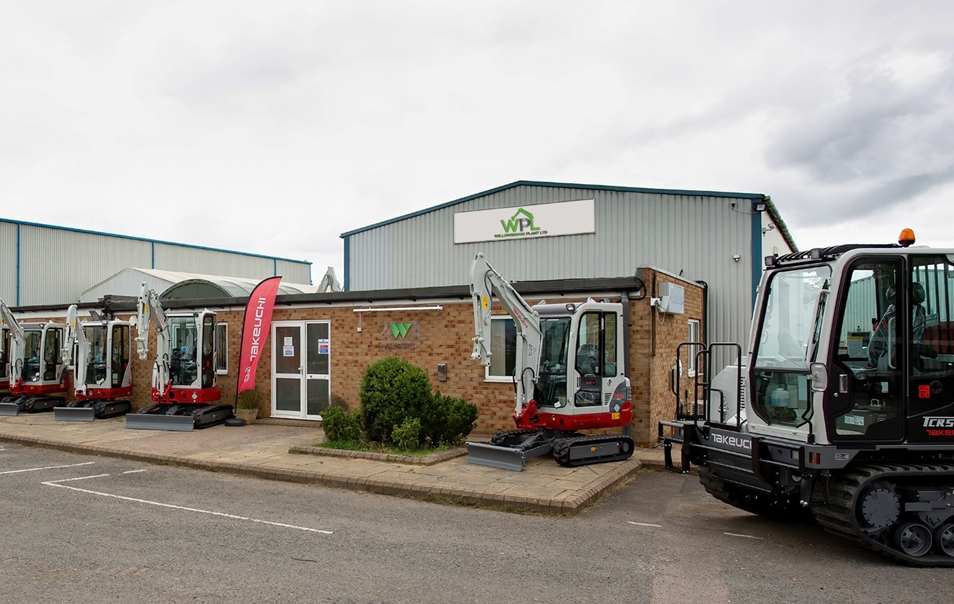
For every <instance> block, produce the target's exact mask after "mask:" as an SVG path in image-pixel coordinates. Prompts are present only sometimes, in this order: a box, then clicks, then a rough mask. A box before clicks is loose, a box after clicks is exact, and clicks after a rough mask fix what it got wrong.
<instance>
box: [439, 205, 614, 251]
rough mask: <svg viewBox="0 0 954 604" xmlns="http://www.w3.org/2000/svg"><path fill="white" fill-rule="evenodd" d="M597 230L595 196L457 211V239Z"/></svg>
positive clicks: (492, 239)
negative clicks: (473, 210)
mask: <svg viewBox="0 0 954 604" xmlns="http://www.w3.org/2000/svg"><path fill="white" fill-rule="evenodd" d="M595 232H596V206H595V202H594V200H592V199H581V200H579V201H561V202H557V203H543V204H536V205H528V206H517V207H509V208H498V209H494V210H480V211H477V212H458V213H457V214H454V243H472V242H476V241H507V240H515V239H526V238H528V237H555V236H558V235H580V234H587V233H595Z"/></svg>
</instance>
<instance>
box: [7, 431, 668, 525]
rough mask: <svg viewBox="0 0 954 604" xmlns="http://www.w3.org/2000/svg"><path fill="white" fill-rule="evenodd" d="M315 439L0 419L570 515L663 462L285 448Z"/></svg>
mask: <svg viewBox="0 0 954 604" xmlns="http://www.w3.org/2000/svg"><path fill="white" fill-rule="evenodd" d="M323 440H324V434H323V432H322V431H321V430H320V428H317V427H306V426H301V425H286V424H274V423H269V424H252V425H248V426H243V427H226V426H214V427H212V428H206V429H204V430H195V431H192V432H166V431H158V430H127V429H126V426H125V421H124V419H123V418H113V419H107V420H96V421H94V422H88V423H85V422H84V423H78V422H57V421H55V420H54V419H53V414H52V413H40V414H24V415H18V416H15V417H2V418H0V441H4V442H12V443H19V444H23V445H28V446H42V447H49V448H55V449H60V450H65V451H70V452H78V453H88V454H96V455H105V456H111V457H121V458H127V459H134V460H139V461H144V462H153V463H171V464H177V465H182V466H188V467H192V468H200V469H206V470H213V471H220V472H229V473H233V474H240V475H247V476H256V477H260V478H266V479H271V480H285V481H292V482H303V483H312V484H318V485H324V486H330V487H336V488H344V489H352V490H359V491H369V492H373V493H380V494H386V495H394V496H403V497H411V498H416V499H423V500H429V501H439V502H447V503H460V504H466V505H478V506H486V507H493V508H497V509H502V510H507V511H514V512H533V513H544V514H559V515H572V514H576V513H578V512H579V511H581V510H582V509H584V508H586V507H587V506H589V505H592V504H593V503H594V502H595V501H597V500H598V499H599V498H600V497H601V496H602V495H604V494H605V493H606V492H608V491H610V490H612V489H613V488H615V487H617V486H618V485H621V484H623V483H625V482H627V481H628V480H629V479H630V478H631V477H632V476H633V475H634V474H635V473H636V472H637V471H639V469H640V468H641V467H643V466H653V467H661V466H662V465H663V452H662V449H645V450H639V449H638V450H637V452H636V454H635V455H634V456H633V458H631V459H629V460H627V461H624V462H616V463H605V464H596V465H592V466H584V467H582V468H564V467H561V466H559V465H557V464H556V462H554V461H553V459H551V458H549V457H541V458H537V459H533V460H531V461H530V462H529V463H528V464H527V466H526V467H525V469H524V471H523V472H511V471H508V470H501V469H498V468H489V467H486V466H479V465H475V464H469V463H467V461H466V457H457V458H453V459H449V460H446V461H441V462H439V463H437V464H435V465H430V466H421V465H412V464H407V463H395V462H388V461H380V460H372V459H361V458H353V457H326V456H317V455H305V454H295V453H291V452H290V451H291V450H292V449H296V448H299V449H300V448H310V447H311V446H312V445H314V444H315V443H317V442H321V441H323Z"/></svg>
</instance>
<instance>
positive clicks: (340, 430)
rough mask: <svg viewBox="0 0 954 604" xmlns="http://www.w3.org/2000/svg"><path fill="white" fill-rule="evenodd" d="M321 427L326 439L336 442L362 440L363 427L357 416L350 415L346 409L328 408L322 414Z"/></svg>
mask: <svg viewBox="0 0 954 604" xmlns="http://www.w3.org/2000/svg"><path fill="white" fill-rule="evenodd" d="M321 427H322V428H324V430H325V437H326V438H327V439H328V440H334V441H352V442H358V441H360V440H361V425H360V424H359V423H358V417H357V414H354V413H349V412H348V410H347V409H345V408H344V407H339V406H335V407H328V408H327V409H325V410H324V411H323V412H322V413H321Z"/></svg>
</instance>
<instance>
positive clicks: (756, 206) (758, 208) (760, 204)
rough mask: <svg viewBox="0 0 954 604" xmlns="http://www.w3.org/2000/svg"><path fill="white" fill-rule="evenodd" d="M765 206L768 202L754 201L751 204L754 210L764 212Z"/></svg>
mask: <svg viewBox="0 0 954 604" xmlns="http://www.w3.org/2000/svg"><path fill="white" fill-rule="evenodd" d="M767 207H768V204H766V203H765V202H764V201H756V202H755V203H753V204H752V210H753V211H754V212H764V211H765V208H767Z"/></svg>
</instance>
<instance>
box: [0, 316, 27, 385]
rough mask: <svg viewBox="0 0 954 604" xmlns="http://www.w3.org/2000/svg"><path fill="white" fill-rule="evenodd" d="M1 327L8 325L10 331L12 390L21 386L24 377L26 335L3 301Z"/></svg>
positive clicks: (0, 317)
mask: <svg viewBox="0 0 954 604" xmlns="http://www.w3.org/2000/svg"><path fill="white" fill-rule="evenodd" d="M0 325H6V327H7V329H9V330H10V387H11V388H12V387H14V385H17V384H19V383H20V380H21V378H22V377H23V352H24V346H25V345H26V343H25V340H26V335H25V334H24V333H23V328H22V327H20V323H19V322H17V319H16V317H14V316H13V313H12V312H10V309H9V308H7V305H6V304H4V302H3V300H0Z"/></svg>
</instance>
